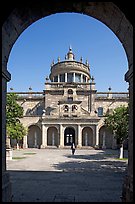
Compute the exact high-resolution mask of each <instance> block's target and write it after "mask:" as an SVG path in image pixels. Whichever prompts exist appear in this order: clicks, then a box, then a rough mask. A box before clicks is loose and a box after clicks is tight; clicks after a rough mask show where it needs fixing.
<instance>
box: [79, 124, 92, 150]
mask: <svg viewBox="0 0 135 204" xmlns="http://www.w3.org/2000/svg"><path fill="white" fill-rule="evenodd" d="M82 146H85V147H87V146H89V147H93V146H94V144H93V130H92V129H91V128H90V127H85V128H83V130H82Z"/></svg>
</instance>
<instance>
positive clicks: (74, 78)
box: [73, 72, 75, 82]
mask: <svg viewBox="0 0 135 204" xmlns="http://www.w3.org/2000/svg"><path fill="white" fill-rule="evenodd" d="M73 82H75V72H74V73H73Z"/></svg>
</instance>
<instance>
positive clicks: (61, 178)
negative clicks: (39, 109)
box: [7, 149, 128, 202]
mask: <svg viewBox="0 0 135 204" xmlns="http://www.w3.org/2000/svg"><path fill="white" fill-rule="evenodd" d="M30 153H35V154H30ZM118 155H119V152H118V150H105V151H103V150H89V149H85V150H83V149H81V150H79V149H76V152H75V155H71V150H70V149H24V150H22V149H20V150H13V158H14V159H13V160H9V161H7V170H8V171H9V173H10V177H11V184H12V202H121V199H120V196H121V193H122V183H123V179H124V175H125V169H126V167H127V162H128V161H127V160H119V159H118ZM17 157H18V159H15V158H17ZM22 157H25V158H22ZM125 157H127V152H125ZM19 158H20V159H19Z"/></svg>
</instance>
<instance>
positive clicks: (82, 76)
mask: <svg viewBox="0 0 135 204" xmlns="http://www.w3.org/2000/svg"><path fill="white" fill-rule="evenodd" d="M81 83H83V74H81Z"/></svg>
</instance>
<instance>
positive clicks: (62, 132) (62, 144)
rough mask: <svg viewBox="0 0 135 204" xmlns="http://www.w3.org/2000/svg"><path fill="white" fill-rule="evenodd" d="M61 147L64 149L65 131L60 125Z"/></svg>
mask: <svg viewBox="0 0 135 204" xmlns="http://www.w3.org/2000/svg"><path fill="white" fill-rule="evenodd" d="M59 132H60V145H59V147H61V148H62V147H64V131H63V125H61V124H60V131H59Z"/></svg>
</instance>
